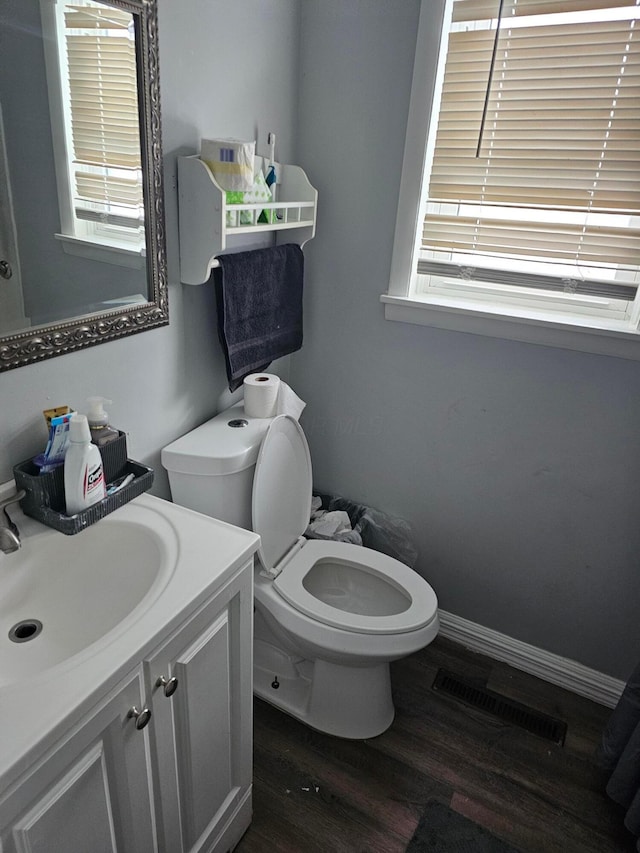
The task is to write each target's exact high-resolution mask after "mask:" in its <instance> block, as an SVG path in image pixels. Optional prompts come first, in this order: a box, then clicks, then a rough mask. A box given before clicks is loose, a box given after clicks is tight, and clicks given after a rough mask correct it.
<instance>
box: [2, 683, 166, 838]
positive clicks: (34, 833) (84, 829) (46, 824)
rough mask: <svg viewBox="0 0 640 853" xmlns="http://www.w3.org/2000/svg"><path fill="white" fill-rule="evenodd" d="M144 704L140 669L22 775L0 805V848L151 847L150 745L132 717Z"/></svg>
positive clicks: (44, 699)
mask: <svg viewBox="0 0 640 853" xmlns="http://www.w3.org/2000/svg"><path fill="white" fill-rule="evenodd" d="M60 689H61V690H63V689H64V684H63V683H61V684H60ZM143 703H144V684H143V679H142V668H141V667H139V668H138V669H137V670H136V671H135V672H133V673H132V675H131V676H130V677H129V678H127V679H125V680H124V682H123V683H120V684H119V685H118V686H117V688H116V689H115V690H114V691H112V693H111V694H110V695H109V697H107V698H106V699H105V700H104V701H103V702H102V703H101V705H100V707H99V708H98V709H97V710H96V711H95V712H94V713H92V714H91V717H90V718H89V719H87V720H82V721H81V722H80V723H78V724H77V725H76V726H75V727H74V728H73V729H72V730H71V731H70V732H69V734H68V735H67V737H65V738H64V740H63V741H62V742H58V743H57V744H56V745H55V747H54V748H53V749H52V750H50V751H49V753H48V754H47V756H45V758H44V759H43V760H42V761H41V762H38V763H37V764H36V766H35V767H33V768H32V769H31V770H30V771H29V772H28V773H27V774H25V776H24V777H23V779H21V780H20V781H19V782H18V784H17V786H16V790H15V793H13V795H10V796H9V797H8V798H5V799H3V801H2V803H0V827H1V828H2V832H1V835H0V838H1V839H2V846H1V848H0V849H1V850H2V853H27V851H28V853H76V851H77V853H80V851H82V853H84V852H85V851H86V853H89V851H91V853H113V851H127V853H128V851H131V853H148V851H151V850H154V849H155V841H154V835H155V833H154V828H153V818H152V815H153V806H152V791H151V786H150V784H149V782H150V780H149V776H148V772H147V767H148V746H149V743H148V739H147V736H146V733H145V732H144V730H138V729H136V720H135V718H134V717H132V716H131V717H130V716H129V712H130V710H131V709H133V708H135V709H136V711H140V710H141V709H142V707H143ZM42 704H43V706H44V705H46V697H43V702H42Z"/></svg>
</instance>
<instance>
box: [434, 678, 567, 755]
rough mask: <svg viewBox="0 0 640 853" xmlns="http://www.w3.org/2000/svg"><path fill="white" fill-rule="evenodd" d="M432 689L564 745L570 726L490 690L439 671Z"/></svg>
mask: <svg viewBox="0 0 640 853" xmlns="http://www.w3.org/2000/svg"><path fill="white" fill-rule="evenodd" d="M432 687H433V689H434V690H437V691H438V692H440V693H447V694H449V696H453V697H454V698H456V699H459V700H460V701H461V702H465V703H466V704H467V705H471V706H472V707H474V708H478V709H479V710H481V711H485V712H486V713H488V714H491V715H492V716H494V717H499V718H500V719H501V720H504V721H505V722H508V723H512V724H513V725H516V726H520V728H523V729H526V730H527V731H528V732H531V733H532V734H534V735H538V736H539V737H543V738H546V740H550V741H553V742H554V743H557V744H559V745H560V746H562V745H563V744H564V739H565V736H566V734H567V724H566V723H565V722H563V721H562V720H558V719H556V718H555V717H550V716H549V715H548V714H542V713H540V711H536V710H534V709H533V708H529V707H528V706H527V705H523V704H522V703H521V702H516V701H515V700H513V699H509V698H508V697H506V696H501V695H500V694H499V693H494V692H493V691H492V690H487V688H486V687H478V686H477V685H476V684H472V683H471V682H469V681H465V680H464V679H463V678H460V677H459V676H458V675H455V674H454V673H452V672H448V671H447V670H445V669H439V670H438V673H437V675H436V677H435V680H434V682H433V685H432Z"/></svg>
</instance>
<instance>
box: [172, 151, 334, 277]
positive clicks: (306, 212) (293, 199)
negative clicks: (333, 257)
mask: <svg viewBox="0 0 640 853" xmlns="http://www.w3.org/2000/svg"><path fill="white" fill-rule="evenodd" d="M263 165H266V164H264V161H263V158H262V157H256V162H255V166H256V169H258V168H260V167H262V166H263ZM274 165H275V170H276V175H277V176H278V182H277V184H276V200H275V202H269V203H266V202H261V203H259V204H227V196H226V193H225V191H224V190H223V189H222V188H221V187H220V186H219V185H218V184H217V183H216V180H215V178H214V177H213V174H212V173H211V170H210V169H209V167H208V166H207V164H206V163H205V162H204V161H202V160H201V159H200V158H199V157H198V156H197V155H193V156H188V157H182V156H181V157H178V204H179V216H180V278H181V280H182V282H183V283H184V284H204V283H205V282H206V281H208V279H209V276H210V275H211V270H212V269H213V267H214V266H217V261H216V258H217V256H218V255H220V254H222V253H223V252H225V251H228V250H229V249H231V248H233V249H234V250H235V251H239V250H241V249H249V248H255V244H253V245H252V244H251V243H250V239H251V236H253V237H254V238H257V239H262V240H264V238H265V236H266V237H267V239H269V235H272V238H271V241H272V242H273V243H275V244H276V245H278V244H280V243H298V244H299V245H300V246H304V244H305V243H306V242H307V240H311V239H312V237H313V236H314V235H315V231H316V209H317V202H318V192H317V190H316V189H314V187H312V186H311V184H310V183H309V179H308V178H307V176H306V174H305V173H304V171H303V170H302V169H301V168H300V167H299V166H292V165H288V164H286V163H275V164H274ZM263 211H265V214H266V215H267V217H268V218H270V219H274V221H273V222H259V221H258V219H259V217H260V214H261V213H262V212H263ZM236 235H250V236H248V239H247V241H242V240H241V241H236V240H234V238H235V236H236Z"/></svg>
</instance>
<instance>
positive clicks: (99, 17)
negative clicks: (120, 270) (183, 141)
mask: <svg viewBox="0 0 640 853" xmlns="http://www.w3.org/2000/svg"><path fill="white" fill-rule="evenodd" d="M64 21H65V43H66V51H67V63H68V72H69V95H70V112H71V136H72V141H73V169H74V173H75V199H74V208H75V214H76V216H77V217H78V218H79V219H85V220H93V221H99V222H103V223H107V224H109V225H118V226H120V227H126V228H139V227H140V225H141V223H142V222H143V220H144V204H143V191H142V167H141V154H140V132H139V114H138V90H137V76H136V53H135V39H134V33H133V16H132V15H131V14H130V13H129V12H126V11H122V10H120V9H116V8H113V7H108V6H99V5H98V4H94V5H80V4H77V5H72V4H67V5H66V8H65V17H64Z"/></svg>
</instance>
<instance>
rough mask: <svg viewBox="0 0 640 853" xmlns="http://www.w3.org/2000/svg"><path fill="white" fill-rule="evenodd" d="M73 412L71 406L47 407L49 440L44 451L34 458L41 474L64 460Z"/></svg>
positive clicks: (45, 412)
mask: <svg viewBox="0 0 640 853" xmlns="http://www.w3.org/2000/svg"><path fill="white" fill-rule="evenodd" d="M73 414H74V412H73V410H72V409H71V407H70V406H57V407H56V408H55V409H45V411H44V412H43V415H44V417H45V420H46V422H47V426H48V427H49V440H48V441H47V446H46V448H45V451H44V453H40V454H39V455H38V456H36V457H35V459H34V460H33V461H34V464H35V465H37V466H38V468H39V469H40V473H41V474H47V473H49V471H53V470H54V468H56V467H57V466H58V465H62V463H63V462H64V457H65V453H66V452H67V446H68V442H69V421H70V420H71V415H73Z"/></svg>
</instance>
